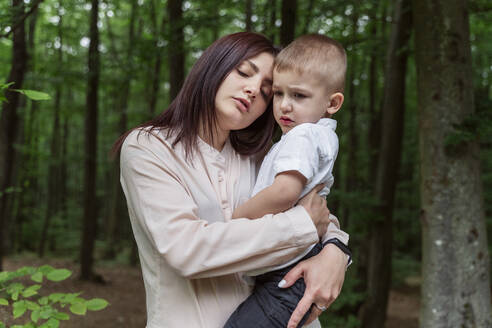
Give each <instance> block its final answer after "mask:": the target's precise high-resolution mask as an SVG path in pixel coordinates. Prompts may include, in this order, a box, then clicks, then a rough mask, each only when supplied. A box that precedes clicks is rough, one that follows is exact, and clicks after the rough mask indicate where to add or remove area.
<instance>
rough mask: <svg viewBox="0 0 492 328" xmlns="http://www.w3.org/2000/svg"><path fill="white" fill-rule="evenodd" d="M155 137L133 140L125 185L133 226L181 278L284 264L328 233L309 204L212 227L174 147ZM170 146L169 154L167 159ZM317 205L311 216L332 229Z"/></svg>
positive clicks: (124, 159)
mask: <svg viewBox="0 0 492 328" xmlns="http://www.w3.org/2000/svg"><path fill="white" fill-rule="evenodd" d="M153 139H154V137H147V136H141V137H140V138H139V139H138V141H137V140H136V136H134V135H130V136H129V137H128V138H127V141H125V144H124V145H123V149H122V154H121V182H122V186H123V190H124V192H125V195H126V198H127V202H128V208H129V211H130V216H131V219H132V224H134V225H137V227H138V229H139V230H140V231H141V234H140V235H139V238H145V239H146V240H147V241H148V242H149V243H150V244H151V245H152V249H154V250H155V256H162V257H163V258H164V259H165V260H166V262H167V263H168V264H169V265H171V266H172V267H174V268H175V269H176V270H177V271H178V272H179V273H180V274H181V275H183V276H186V277H190V278H200V277H211V276H218V275H225V274H230V273H234V272H240V271H248V270H253V269H258V268H262V267H266V266H269V265H272V264H279V263H282V262H283V261H285V259H286V258H291V257H293V256H295V255H297V254H298V253H300V252H301V251H302V250H303V249H304V248H305V247H306V246H307V245H309V244H312V243H314V242H316V241H318V239H319V237H318V235H320V234H321V235H322V234H323V233H324V231H325V230H326V229H325V230H324V231H322V232H317V230H316V227H315V225H314V224H313V223H312V220H311V219H310V217H309V214H308V211H307V210H306V209H305V208H304V207H303V206H296V207H295V208H293V209H291V210H288V211H286V212H284V213H279V214H277V215H267V216H265V217H263V218H261V219H258V220H247V219H238V220H232V221H230V222H215V223H212V224H210V223H209V222H208V221H205V220H201V219H200V218H199V217H198V208H197V206H196V203H195V201H194V200H193V198H192V196H191V194H190V193H189V190H187V186H186V185H185V184H184V183H183V182H182V181H180V177H179V175H178V174H176V169H174V168H173V167H172V165H173V163H174V161H175V159H174V158H173V155H172V154H173V150H172V148H170V146H169V145H167V144H166V143H163V144H162V145H161V144H160V143H159V142H158V141H155V140H154V141H152V140H153ZM152 142H154V143H158V146H159V147H156V146H155V144H154V145H152ZM166 147H168V148H169V149H167V150H165V151H166V152H168V153H169V155H167V158H163V157H165V156H166V155H165V154H163V153H164V152H165V151H163V150H162V149H166ZM317 206H318V208H319V210H318V211H319V213H315V214H316V215H311V216H313V217H314V216H318V217H319V221H320V222H321V221H323V220H324V223H320V224H319V226H321V225H322V224H325V225H327V223H328V220H329V219H327V218H322V216H323V214H322V212H321V205H320V204H318V205H317ZM310 210H311V211H312V209H310ZM313 213H314V212H313ZM149 256H154V255H152V254H149Z"/></svg>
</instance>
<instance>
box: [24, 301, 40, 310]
mask: <svg viewBox="0 0 492 328" xmlns="http://www.w3.org/2000/svg"><path fill="white" fill-rule="evenodd" d="M26 306H27V309H28V310H31V311H35V310H39V308H40V306H39V305H38V304H37V303H34V302H31V301H28V300H26Z"/></svg>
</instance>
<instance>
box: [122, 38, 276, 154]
mask: <svg viewBox="0 0 492 328" xmlns="http://www.w3.org/2000/svg"><path fill="white" fill-rule="evenodd" d="M263 52H266V53H270V54H272V55H273V56H275V55H276V54H277V53H278V50H277V49H276V48H275V47H274V46H273V44H272V43H271V41H270V40H268V39H267V38H266V37H265V36H263V35H261V34H257V33H251V32H240V33H234V34H230V35H226V36H224V37H222V38H220V39H218V40H217V41H215V42H214V43H213V44H212V45H210V46H209V47H208V48H207V49H206V50H205V51H204V52H203V54H202V55H201V56H200V58H199V59H198V60H197V62H196V63H195V65H193V67H192V68H191V71H190V73H189V74H188V76H187V77H186V80H185V81H184V84H183V87H182V88H181V90H180V92H179V93H178V95H177V96H176V98H175V99H174V100H173V101H172V103H171V104H170V105H169V107H168V108H167V109H166V110H165V111H164V112H163V113H162V114H160V115H159V116H157V117H156V118H154V119H152V120H150V121H148V122H146V123H143V124H141V125H139V126H137V127H136V128H134V129H138V128H145V127H150V130H147V131H152V130H154V129H155V130H160V129H167V137H169V135H175V136H176V137H175V139H174V142H173V144H172V145H173V146H174V145H175V144H176V143H178V142H182V143H183V145H184V149H185V153H186V157H187V158H189V157H190V155H192V154H193V152H194V151H196V149H197V140H198V132H199V131H200V127H201V126H202V124H203V126H202V127H205V130H204V131H205V133H207V137H208V138H209V140H211V141H212V143H213V131H214V130H215V126H216V122H217V120H216V117H217V116H216V112H215V95H216V94H217V90H218V89H219V87H220V85H221V83H222V81H224V79H225V78H226V77H227V75H228V74H229V73H230V72H231V71H232V70H233V69H234V68H236V67H237V66H239V65H240V64H241V63H242V62H243V61H244V60H246V59H249V58H252V57H255V56H257V55H259V54H260V53H263ZM271 106H272V104H271V102H270V104H269V105H268V107H267V109H266V111H265V112H264V113H263V114H262V115H261V116H260V117H259V118H258V119H256V120H255V121H254V122H253V123H252V124H251V125H250V126H248V127H246V128H244V129H241V130H237V131H231V133H230V136H229V138H230V141H231V145H232V146H233V147H234V149H235V150H236V151H237V152H238V153H240V154H242V155H252V154H256V153H260V152H264V151H266V149H267V148H268V146H269V145H270V140H271V137H272V133H273V129H274V118H273V114H272V109H271ZM134 129H132V130H130V131H128V132H127V133H125V134H124V135H122V136H121V137H120V138H119V139H118V140H117V141H116V142H115V144H114V145H113V153H117V152H118V151H119V150H120V149H121V146H122V145H123V142H124V141H125V138H126V137H127V136H128V134H129V133H130V132H131V131H133V130H134ZM141 132H142V130H141Z"/></svg>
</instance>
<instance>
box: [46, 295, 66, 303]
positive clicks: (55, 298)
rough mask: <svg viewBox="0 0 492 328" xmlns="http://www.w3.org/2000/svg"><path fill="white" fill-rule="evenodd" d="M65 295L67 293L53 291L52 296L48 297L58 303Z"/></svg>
mask: <svg viewBox="0 0 492 328" xmlns="http://www.w3.org/2000/svg"><path fill="white" fill-rule="evenodd" d="M64 296H65V294H62V293H53V294H51V295H50V296H48V298H49V299H50V301H52V302H53V303H56V302H59V301H60V300H61V299H62V298H63V297H64Z"/></svg>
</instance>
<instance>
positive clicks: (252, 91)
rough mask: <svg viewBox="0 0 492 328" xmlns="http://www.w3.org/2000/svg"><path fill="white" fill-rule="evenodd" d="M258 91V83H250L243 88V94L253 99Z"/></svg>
mask: <svg viewBox="0 0 492 328" xmlns="http://www.w3.org/2000/svg"><path fill="white" fill-rule="evenodd" d="M259 91H260V85H259V83H255V82H251V83H249V84H247V85H246V86H245V87H244V92H245V93H246V94H247V95H248V96H249V97H251V98H253V99H254V98H255V97H256V96H257V95H258V92H259Z"/></svg>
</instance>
